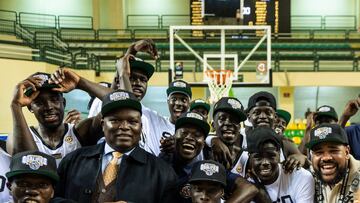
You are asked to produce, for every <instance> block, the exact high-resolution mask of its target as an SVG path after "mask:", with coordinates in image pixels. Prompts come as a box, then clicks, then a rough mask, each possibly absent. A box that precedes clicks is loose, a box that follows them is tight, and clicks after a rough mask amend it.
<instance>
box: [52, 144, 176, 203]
mask: <svg viewBox="0 0 360 203" xmlns="http://www.w3.org/2000/svg"><path fill="white" fill-rule="evenodd" d="M104 143H105V142H104ZM104 143H101V144H98V145H94V146H90V147H83V148H80V149H78V150H75V151H74V152H72V153H70V154H68V155H67V156H65V157H64V159H63V160H62V161H61V163H60V165H59V168H58V173H59V176H60V181H59V183H58V185H57V187H56V188H55V196H57V197H63V198H67V199H72V200H74V201H78V202H84V203H85V202H86V203H88V202H91V196H92V195H93V192H94V191H95V190H96V187H97V185H96V180H97V177H98V176H99V175H101V160H102V156H103V152H104V146H105V144H104ZM117 177H118V178H117V179H116V187H117V192H116V201H120V200H123V201H128V202H136V203H152V202H154V203H158V202H174V201H173V197H174V196H175V195H174V194H175V193H176V180H177V176H176V174H175V172H174V170H173V169H172V167H171V166H169V165H168V164H166V163H165V162H164V161H162V160H160V159H159V158H157V157H155V156H153V155H151V154H150V153H147V152H146V151H144V150H143V149H141V148H140V147H138V146H137V147H135V149H134V150H133V151H132V152H131V154H130V155H129V156H126V155H124V157H123V158H122V160H121V164H120V170H119V172H118V176H117Z"/></svg>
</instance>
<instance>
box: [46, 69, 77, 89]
mask: <svg viewBox="0 0 360 203" xmlns="http://www.w3.org/2000/svg"><path fill="white" fill-rule="evenodd" d="M79 81H80V76H79V75H77V74H76V73H75V72H73V71H71V70H70V69H67V68H59V69H58V70H56V71H55V73H53V74H52V75H51V78H50V79H49V83H54V84H57V85H59V86H60V87H58V88H53V90H54V91H59V92H70V91H71V90H73V89H75V88H76V86H77V85H78V83H79Z"/></svg>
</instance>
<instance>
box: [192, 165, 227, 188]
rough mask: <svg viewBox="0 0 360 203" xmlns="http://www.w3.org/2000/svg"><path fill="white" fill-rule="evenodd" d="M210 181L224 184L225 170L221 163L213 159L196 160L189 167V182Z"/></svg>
mask: <svg viewBox="0 0 360 203" xmlns="http://www.w3.org/2000/svg"><path fill="white" fill-rule="evenodd" d="M195 181H211V182H215V183H220V184H221V185H222V186H224V187H225V186H226V171H225V168H224V166H223V165H222V164H220V163H218V162H216V161H213V160H204V161H198V162H196V163H195V164H194V166H193V167H192V169H191V176H190V179H189V183H192V182H195Z"/></svg>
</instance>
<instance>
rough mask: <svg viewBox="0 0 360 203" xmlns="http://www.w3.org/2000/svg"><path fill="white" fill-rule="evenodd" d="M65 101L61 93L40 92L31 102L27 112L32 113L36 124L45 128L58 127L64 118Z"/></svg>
mask: <svg viewBox="0 0 360 203" xmlns="http://www.w3.org/2000/svg"><path fill="white" fill-rule="evenodd" d="M64 107H65V100H64V98H63V96H62V95H61V93H58V92H54V91H51V90H41V92H40V94H39V95H38V96H37V97H36V98H35V99H34V101H33V102H31V104H30V106H29V110H30V111H31V112H33V113H34V115H35V117H36V119H37V120H38V122H39V123H40V124H41V125H43V126H44V127H46V128H57V127H59V126H60V125H61V124H62V122H63V118H64Z"/></svg>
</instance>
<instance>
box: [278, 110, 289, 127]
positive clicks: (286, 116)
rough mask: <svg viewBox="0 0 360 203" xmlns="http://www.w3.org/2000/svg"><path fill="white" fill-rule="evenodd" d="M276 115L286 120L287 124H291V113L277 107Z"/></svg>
mask: <svg viewBox="0 0 360 203" xmlns="http://www.w3.org/2000/svg"><path fill="white" fill-rule="evenodd" d="M276 115H277V116H278V117H280V118H282V119H284V120H285V122H286V124H289V122H290V120H291V114H290V113H289V112H288V111H285V110H283V109H277V110H276Z"/></svg>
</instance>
